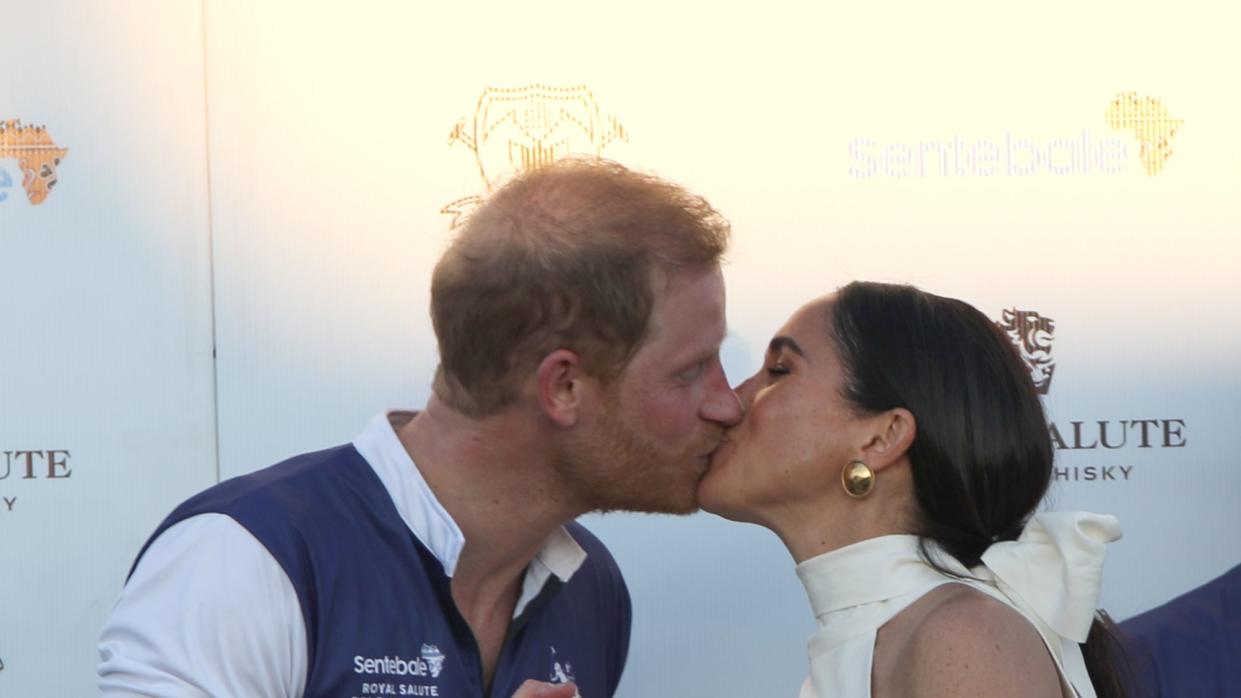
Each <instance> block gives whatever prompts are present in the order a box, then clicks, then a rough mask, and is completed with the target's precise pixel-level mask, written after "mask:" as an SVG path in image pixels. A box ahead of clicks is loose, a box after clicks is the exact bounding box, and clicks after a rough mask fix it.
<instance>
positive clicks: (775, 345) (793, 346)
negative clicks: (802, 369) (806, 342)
mask: <svg viewBox="0 0 1241 698" xmlns="http://www.w3.org/2000/svg"><path fill="white" fill-rule="evenodd" d="M785 348H787V349H789V350H790V351H792V352H793V353H794V354H797V355H798V356H800V357H802V358H803V359H804V358H806V352H804V351H802V348H801V345H800V344H798V343H797V340H795V339H793V338H792V337H787V336H785V335H780V336H778V337H773V338H772V340H771V344H768V345H767V352H768V353H769V354H770V353H775V352H777V351H779V350H781V349H785Z"/></svg>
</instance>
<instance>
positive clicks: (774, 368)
mask: <svg viewBox="0 0 1241 698" xmlns="http://www.w3.org/2000/svg"><path fill="white" fill-rule="evenodd" d="M788 374H789V367H788V365H787V364H785V363H783V362H781V361H777V362H776V363H774V364H771V365H770V366H768V367H767V375H768V376H771V378H772V379H773V380H774V379H778V378H780V377H781V376H787V375H788Z"/></svg>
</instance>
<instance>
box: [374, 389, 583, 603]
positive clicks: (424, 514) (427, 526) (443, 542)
mask: <svg viewBox="0 0 1241 698" xmlns="http://www.w3.org/2000/svg"><path fill="white" fill-rule="evenodd" d="M410 417H411V413H409V412H402V411H400V410H391V411H389V412H384V413H382V414H379V415H376V416H375V418H374V419H372V420H371V421H370V423H369V424H367V426H366V429H364V430H363V431H362V433H361V434H359V435H358V436H357V438H355V439H354V440H353V447H354V448H356V449H357V450H358V453H360V454H361V455H362V458H364V459H365V460H366V462H367V463H369V464H370V466H371V469H372V470H374V471H375V474H376V475H377V476H378V477H379V480H380V482H382V483H383V486H384V489H385V490H387V492H388V496H389V497H391V498H392V503H393V504H394V505H395V506H396V510H397V513H398V514H400V516H401V519H402V520H403V521H404V522H405V525H406V526H408V527H409V530H410V531H411V532H412V533H413V534H414V536H416V537H417V538H418V540H419V541H421V542H422V544H423V545H424V546H426V548H427V550H430V551H431V554H432V555H434V556H435V557H436V559H438V560H439V561H440V564H441V565H443V566H444V574H445V575H447V576H449V577H451V576H453V573H454V572H456V569H457V559H458V558H459V557H460V556H461V549H462V548H463V547H465V535H464V534H463V533H462V532H461V528H460V527H459V526H457V522H456V521H454V520H453V518H452V515H451V514H449V513H448V510H447V509H445V508H444V506H443V505H442V504H440V502H439V500H438V499H437V498H436V497H435V493H434V492H433V491H432V490H431V487H430V485H428V484H427V481H426V480H425V479H424V478H423V477H422V473H420V472H419V471H418V466H417V465H416V464H415V463H414V461H413V459H411V458H410V457H409V452H408V451H406V450H405V446H403V445H402V444H401V440H400V439H399V438H398V437H397V435H396V432H395V431H394V430H393V426H392V420H394V419H395V420H397V421H398V422H402V421H408V420H409V418H410ZM585 561H586V551H585V550H583V549H582V547H581V546H580V545H578V543H577V541H576V540H574V539H573V536H572V535H570V534H569V532H568V531H566V530H565V528H564V527H563V526H558V527H556V529H555V530H553V531H552V532H551V534H550V535H548V537H547V539H546V540H544V542H543V547H542V548H540V549H539V552H538V553H537V554H536V555H535V557H534V559H533V560H531V561H530V566H529V567H528V568H527V570H526V577H525V580H524V581H523V583H522V593H521V598H520V599H519V600H518V603H517V608H516V609H515V613H514V615H519V614H520V612H521V611H522V609H524V608H525V605H526V603H528V602H529V601H530V600H531V599H532V598H533V597H534V596H536V595H537V594H538V592H539V591H541V590H542V588H543V584H544V583H545V582H546V581H547V580H548V579H549V578H550V577H551V576H555V577H556V578H557V579H559V580H560V581H562V582H567V581H569V578H570V577H572V576H573V574H574V573H575V572H577V570H578V568H580V567H581V566H582V563H583V562H585Z"/></svg>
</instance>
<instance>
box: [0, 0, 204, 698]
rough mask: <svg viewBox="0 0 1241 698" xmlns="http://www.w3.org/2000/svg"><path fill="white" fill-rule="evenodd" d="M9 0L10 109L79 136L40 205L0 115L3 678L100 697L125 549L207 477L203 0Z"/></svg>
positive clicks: (4, 56)
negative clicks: (98, 680)
mask: <svg viewBox="0 0 1241 698" xmlns="http://www.w3.org/2000/svg"><path fill="white" fill-rule="evenodd" d="M2 14H3V20H0V65H3V66H4V71H3V73H2V74H0V121H6V120H10V119H20V120H21V121H22V122H24V123H30V124H42V125H46V127H47V133H48V134H49V136H50V138H51V139H52V140H54V142H55V144H56V145H57V146H59V147H60V148H67V149H68V152H67V153H65V154H64V157H63V159H62V161H61V163H60V165H59V166H58V167H57V177H58V181H57V183H56V185H55V186H54V187H53V188H52V189H51V191H50V192H48V196H47V197H46V199H44V200H43V201H42V202H41V203H38V204H37V205H35V204H32V203H31V201H30V199H29V197H27V196H26V193H25V191H24V190H23V188H22V184H21V183H22V180H23V174H22V172H21V171H20V170H21V167H20V164H19V163H20V161H21V157H22V154H23V153H25V154H27V155H28V154H30V153H32V152H37V151H31V150H21V151H20V152H19V150H18V149H17V148H14V147H13V142H12V138H11V136H12V132H11V130H10V132H9V140H7V141H6V136H5V135H3V134H0V170H2V171H3V172H4V173H5V174H3V175H0V185H3V184H4V183H6V182H10V181H11V182H12V186H10V187H7V188H6V187H3V186H0V260H2V261H3V267H4V271H3V273H0V327H3V328H4V329H3V333H4V339H3V341H0V451H3V452H4V453H2V454H0V497H3V498H4V504H3V505H0V551H3V552H0V556H2V557H3V560H2V561H0V661H2V662H3V670H0V695H3V696H13V697H14V698H16V697H18V696H36V695H64V696H68V695H75V696H81V695H90V694H91V693H93V692H94V685H95V681H94V666H95V662H96V660H97V654H96V651H95V639H96V637H97V635H98V631H99V628H100V626H101V624H102V622H103V619H104V617H105V615H106V614H107V612H108V611H109V609H110V608H111V606H112V603H113V601H114V600H115V598H116V594H117V592H118V591H119V590H120V588H121V584H122V582H123V581H124V579H125V575H126V573H127V571H128V569H129V565H130V564H131V563H132V561H133V558H134V555H135V554H136V553H137V551H138V549H139V547H140V546H141V544H142V542H143V541H144V540H145V538H146V536H147V535H149V534H150V532H151V530H152V529H153V528H154V527H155V525H156V524H157V523H158V522H159V521H160V520H161V519H162V518H163V516H165V515H166V514H167V513H168V511H169V510H170V509H171V507H172V506H173V505H175V504H176V503H177V502H178V501H180V500H181V499H183V498H185V497H186V496H188V495H189V494H190V493H192V492H194V491H196V490H198V489H201V488H203V487H205V486H207V485H209V484H211V483H212V482H214V481H215V479H216V462H215V443H214V442H215V434H214V405H213V395H212V393H213V377H212V366H211V341H212V340H211V314H210V300H211V296H210V267H209V243H208V228H207V179H206V160H205V154H206V148H205V144H204V134H205V124H204V111H203V110H204V99H203V63H202V55H203V54H202V23H201V7H200V5H199V3H197V2H175V3H169V2H160V1H158V0H150V1H143V2H130V3H123V4H118V3H113V2H59V1H58V2H40V3H6V4H5V6H4V9H3V12H2ZM6 142H7V147H6V145H3V143H6ZM6 175H7V176H6ZM31 450H33V451H39V452H40V453H41V454H42V455H38V456H27V455H25V454H20V453H18V452H20V451H31ZM49 451H53V452H55V453H54V455H53V456H52V459H53V460H54V461H55V462H56V463H57V465H54V466H53V467H52V468H51V472H50V473H49V469H48V455H47V454H48V452H49ZM28 458H29V460H30V463H31V464H33V466H34V468H33V472H28V470H27V459H28Z"/></svg>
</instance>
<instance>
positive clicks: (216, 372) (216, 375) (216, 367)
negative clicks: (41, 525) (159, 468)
mask: <svg viewBox="0 0 1241 698" xmlns="http://www.w3.org/2000/svg"><path fill="white" fill-rule="evenodd" d="M207 2H208V0H199V8H200V14H199V16H200V19H201V24H202V42H203V162H204V164H205V165H206V167H207V279H208V291H209V293H210V295H211V298H210V304H209V307H210V309H211V313H210V315H211V428H212V443H213V444H214V446H215V481H216V482H219V481H220V357H219V346H218V344H217V342H216V325H215V304H216V298H215V201H214V199H213V198H212V196H211V107H210V102H209V99H210V95H209V94H208V85H209V82H208V80H207V70H208V67H207Z"/></svg>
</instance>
